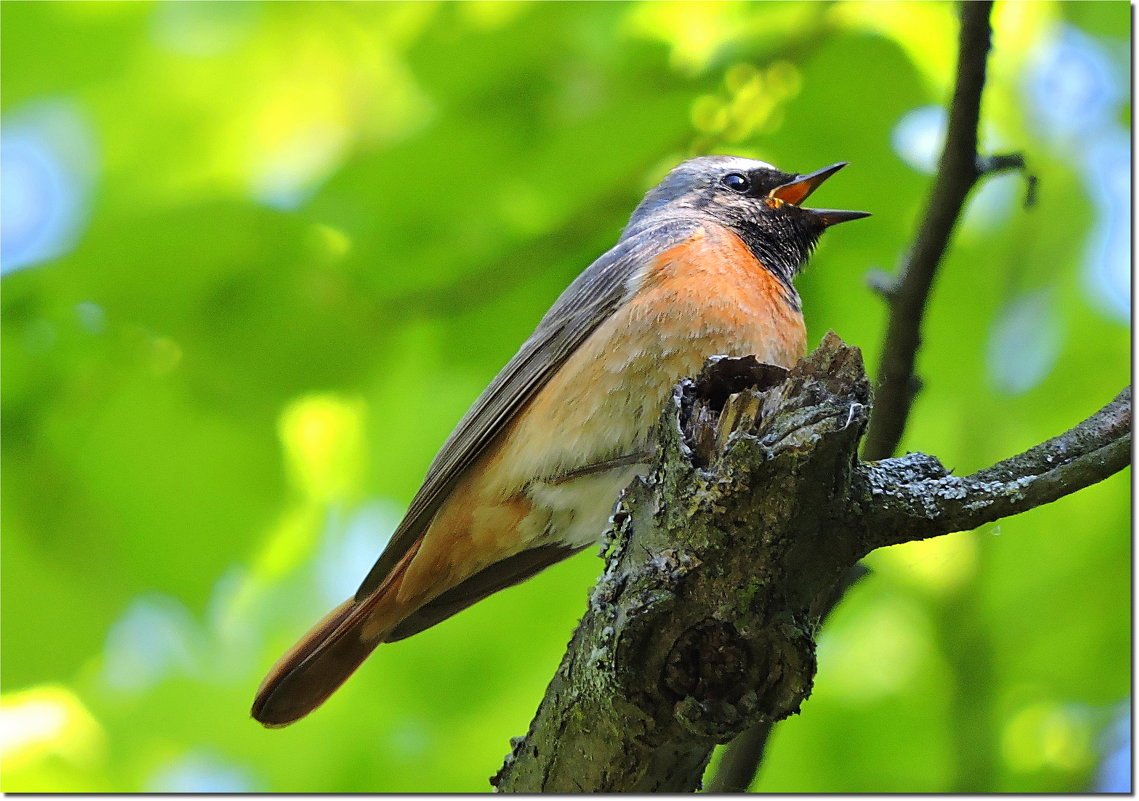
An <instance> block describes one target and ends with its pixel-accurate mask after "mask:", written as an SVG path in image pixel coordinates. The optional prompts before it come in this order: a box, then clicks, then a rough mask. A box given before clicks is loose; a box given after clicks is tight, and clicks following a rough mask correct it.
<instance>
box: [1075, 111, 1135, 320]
mask: <svg viewBox="0 0 1139 801" xmlns="http://www.w3.org/2000/svg"><path fill="white" fill-rule="evenodd" d="M1084 161H1085V164H1086V165H1087V168H1086V169H1085V170H1084V180H1085V181H1086V183H1087V187H1088V192H1089V193H1090V194H1091V196H1092V200H1093V201H1094V202H1095V205H1096V208H1097V209H1098V211H1099V214H1098V215H1097V217H1096V222H1095V227H1094V228H1093V229H1092V233H1091V238H1090V239H1089V241H1088V245H1087V255H1086V261H1085V270H1084V278H1085V281H1086V283H1087V286H1088V291H1089V293H1090V294H1091V296H1092V299H1093V300H1094V301H1095V302H1096V303H1097V305H1099V306H1100V307H1101V308H1102V309H1103V310H1104V311H1106V312H1108V313H1109V314H1111V315H1112V316H1113V317H1115V318H1117V319H1119V320H1122V321H1125V322H1126V321H1127V320H1130V319H1131V142H1130V139H1129V138H1128V136H1127V132H1126V131H1124V130H1123V129H1122V128H1119V129H1116V130H1112V131H1110V132H1108V133H1106V134H1104V135H1102V136H1100V137H1098V138H1097V139H1095V140H1094V141H1093V142H1092V143H1091V146H1090V147H1089V148H1088V150H1087V151H1086V157H1085V159H1084Z"/></svg>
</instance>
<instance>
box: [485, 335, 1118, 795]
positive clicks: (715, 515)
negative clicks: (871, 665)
mask: <svg viewBox="0 0 1139 801" xmlns="http://www.w3.org/2000/svg"><path fill="white" fill-rule="evenodd" d="M1130 407H1131V399H1130V391H1129V390H1125V391H1124V392H1123V393H1121V394H1120V396H1119V397H1117V398H1116V400H1115V401H1114V402H1113V403H1112V404H1110V405H1109V406H1108V407H1105V409H1104V410H1102V411H1101V412H1100V413H1099V414H1097V415H1095V416H1093V417H1092V418H1090V419H1089V420H1088V421H1085V423H1083V424H1081V426H1079V427H1077V428H1076V429H1073V431H1070V432H1068V433H1067V434H1065V435H1062V436H1061V437H1057V438H1056V439H1054V440H1050V441H1049V442H1048V443H1044V444H1043V445H1041V446H1037V447H1036V448H1033V449H1032V450H1030V451H1028V452H1026V453H1025V454H1022V455H1021V456H1019V457H1014V458H1012V459H1009V460H1006V461H1004V462H1001V463H1000V464H998V465H995V466H994V467H992V468H989V469H987V470H983V471H981V472H979V473H976V474H974V475H973V476H968V477H964V478H959V477H955V476H951V475H949V474H948V473H947V471H945V469H944V468H943V467H941V465H940V463H938V462H937V460H936V459H933V458H932V457H929V456H925V455H922V454H910V455H907V456H906V457H903V458H900V459H888V460H883V461H880V462H873V463H862V462H860V461H859V460H858V458H857V452H858V445H859V441H860V439H861V437H862V435H863V433H864V431H865V428H866V424H867V420H868V418H869V412H870V385H869V381H868V380H867V378H866V374H865V371H864V369H863V365H862V357H861V353H860V352H859V351H858V349H856V348H851V347H848V346H846V345H845V344H843V343H842V341H841V340H840V339H839V338H838V337H837V336H835V335H834V334H833V333H832V334H828V335H827V336H826V337H825V338H824V340H823V343H822V344H821V345H820V347H819V348H818V349H817V350H815V351H814V353H812V354H811V355H810V356H808V357H807V358H805V359H804V360H802V361H801V362H800V363H799V364H798V365H797V366H796V367H795V368H794V369H792V370H790V371H784V370H782V369H780V368H777V367H773V366H771V365H763V364H759V363H758V362H756V361H755V360H754V359H726V358H723V359H715V360H712V361H711V362H710V363H709V365H708V367H707V368H706V369H705V371H704V373H703V374H702V375H701V377H700V378H699V379H697V380H694V381H693V380H685V381H683V382H681V383H680V384H679V385H678V386H677V388H676V390H675V392H674V394H673V398H672V403H671V404H670V405H669V406H668V408H667V409H666V410H665V414H664V416H663V418H662V421H661V425H660V440H659V442H660V450H659V454H658V459H657V463H656V466H655V468H654V470H653V471H652V472H651V473H650V474H649V475H648V476H647V477H646V478H645V479H643V480H639V481H637V482H635V483H634V484H633V485H632V486H631V487H630V488H629V489H628V490H626V491H625V493H624V494H623V496H622V498H621V500H620V501H619V502H618V505H617V507H616V509H615V511H614V515H613V522H612V526H611V528H610V530H609V532H608V533H607V535H606V539H605V548H606V569H605V572H604V573H603V575H602V576H601V578H600V579H599V580H598V583H597V585H596V586H595V587H594V590H593V592H592V594H591V597H590V602H589V609H588V611H587V613H586V615H585V617H584V619H583V620H582V622H581V625H580V626H579V627H578V629H577V631H576V632H575V634H574V636H573V639H572V641H571V642H570V645H569V649H568V650H567V652H566V655H565V657H564V659H563V660H562V663H561V666H560V667H559V668H558V671H557V674H556V675H555V676H554V679H553V681H552V682H551V683H550V686H549V688H548V689H547V692H546V696H545V698H544V699H543V701H542V703H541V705H540V706H539V708H538V711H537V714H536V715H535V717H534V720H533V721H532V722H531V724H530V730H529V732H528V733H527V735H526V736H525V737H523V738H519V739H517V740H516V741H515V743H514V749H513V752H512V753H511V755H510V756H509V757H507V760H506V764H505V765H504V766H503V768H502V769H501V770H500V771H499V773H498V774H497V775H496V776H495V777H494V778H493V779H492V783H493V784H494V785H495V786H496V787H497V788H498V789H499V790H501V791H508V792H688V791H692V790H694V789H696V788H697V787H698V786H699V784H700V779H701V776H702V774H703V772H704V768H705V766H706V765H707V762H708V759H709V757H710V755H711V753H712V749H713V747H714V746H715V745H716V744H717V743H724V742H727V741H729V740H731V739H732V738H734V737H735V736H737V735H738V734H740V733H741V732H742V731H744V730H745V729H748V728H749V727H752V726H755V725H756V724H762V723H764V722H771V721H776V720H780V719H782V718H785V717H787V716H788V715H791V714H794V713H796V712H798V710H799V706H800V704H801V703H802V701H803V700H804V699H805V698H806V697H807V696H808V695H809V693H810V690H811V684H812V681H813V679H814V674H815V641H814V636H815V632H816V631H817V628H818V624H819V620H820V618H821V616H822V615H823V614H825V612H826V610H827V609H828V608H829V607H830V605H831V604H832V603H833V600H834V588H835V587H836V586H843V582H841V581H840V579H842V578H843V577H844V576H846V575H848V573H849V571H851V570H852V569H854V566H855V565H856V563H857V561H858V560H859V559H860V558H862V557H863V556H865V555H866V554H867V553H869V552H870V551H871V550H873V549H874V548H877V547H881V546H883V545H888V544H895V543H898V542H905V541H907V540H912V539H922V538H926V537H930V536H936V535H938V534H945V533H949V532H951V531H959V530H963V529H966V528H971V527H974V526H977V525H980V524H981V523H984V522H988V521H991V520H995V519H997V518H999V517H1001V516H1003V515H1007V514H1015V513H1017V512H1020V511H1024V510H1025V509H1028V508H1032V507H1034V506H1037V505H1040V504H1042V503H1047V502H1049V501H1051V500H1055V499H1056V498H1059V497H1061V496H1063V495H1065V494H1068V493H1069V492H1073V491H1075V490H1077V489H1079V488H1081V487H1083V486H1086V485H1088V484H1091V483H1094V482H1096V481H1099V480H1101V479H1103V478H1105V477H1107V476H1108V475H1111V474H1112V473H1114V472H1116V471H1118V470H1120V469H1122V468H1123V467H1124V466H1125V465H1127V464H1129V462H1130V437H1131V435H1130V414H1131V413H1130Z"/></svg>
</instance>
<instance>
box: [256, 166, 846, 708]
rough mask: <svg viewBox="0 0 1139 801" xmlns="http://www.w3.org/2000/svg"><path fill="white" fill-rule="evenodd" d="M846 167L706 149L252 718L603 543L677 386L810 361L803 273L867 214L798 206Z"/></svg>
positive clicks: (462, 436)
mask: <svg viewBox="0 0 1139 801" xmlns="http://www.w3.org/2000/svg"><path fill="white" fill-rule="evenodd" d="M844 166H846V163H845V162H840V163H838V164H834V165H831V166H830V167H826V168H824V169H821V170H818V171H816V172H813V173H810V174H806V175H802V174H794V173H787V172H783V171H781V170H779V169H776V168H775V167H773V166H772V165H770V164H767V163H765V162H762V161H755V160H752V159H745V158H739V157H734V156H704V157H700V158H694V159H691V160H689V161H685V162H683V163H682V164H680V165H679V166H678V167H676V168H675V169H673V170H672V171H671V172H670V173H668V175H667V176H666V177H665V178H664V180H663V181H661V183H660V184H658V185H657V186H656V187H654V188H653V189H652V190H650V191H649V192H648V194H647V195H645V198H644V200H642V201H641V203H640V204H639V205H638V206H637V208H636V209H635V210H634V212H633V215H632V217H631V218H630V220H629V223H628V225H626V226H625V229H624V230H623V231H622V233H621V238H620V239H619V240H618V241H617V244H616V245H615V246H614V247H613V249H612V250H610V251H609V252H607V253H606V254H605V255H603V256H601V258H599V259H598V260H597V261H595V262H593V264H591V265H590V266H589V267H588V268H587V269H586V270H585V272H583V273H582V274H581V275H580V276H578V277H577V278H576V279H575V280H574V281H573V283H571V284H570V285H569V287H568V288H567V289H566V290H565V292H563V293H562V295H561V296H560V297H559V298H558V299H557V301H556V302H555V303H554V305H553V307H552V308H551V309H550V310H549V311H548V312H547V313H546V315H545V316H544V317H543V318H542V320H541V321H540V322H539V323H538V327H537V328H536V329H535V330H534V333H533V334H531V335H530V338H529V339H527V340H526V341H525V342H524V343H522V347H521V348H519V350H518V353H516V354H515V355H514V357H513V358H512V359H511V360H510V361H509V362H507V364H506V366H505V367H503V368H502V371H501V372H499V374H498V375H497V376H495V378H494V380H493V381H491V382H490V386H488V387H487V388H486V390H485V391H484V392H483V393H482V395H480V396H479V397H478V399H477V400H476V401H475V403H474V405H473V406H472V407H471V408H470V410H469V411H468V412H467V413H466V415H465V416H464V417H463V419H462V420H460V421H459V424H458V425H457V426H456V427H455V430H454V431H453V432H452V433H451V436H450V437H449V438H448V439H447V441H446V442H445V443H444V444H443V447H442V449H441V450H440V451H439V453H438V454H437V455H436V457H435V459H434V461H432V463H431V466H430V467H429V468H428V470H427V476H426V478H425V479H424V482H423V486H422V487H421V488H420V490H419V492H417V493H416V495H415V497H414V499H413V500H412V502H411V506H410V507H409V509H408V511H407V515H406V516H405V517H404V518H403V521H402V522H401V523H400V524H399V526H398V527H397V528H396V530H395V532H394V533H393V535H392V538H391V541H390V542H389V543H388V545H387V547H386V548H385V549H384V551H383V553H382V554H380V557H379V559H378V560H377V562H376V564H375V565H374V566H373V567H372V569H371V571H370V572H369V573H368V575H367V577H366V578H365V579H364V582H363V584H361V585H360V588H359V589H358V590H357V591H356V594H355V596H353V597H352V598H349V599H348V600H347V601H345V602H344V603H342V604H341V605H340V606H338V607H336V608H335V609H333V610H332V611H331V612H330V613H329V614H328V615H327V616H326V617H325V618H324V619H323V620H321V621H320V622H319V623H317V624H316V626H314V627H313V628H312V630H311V631H309V633H308V634H306V635H305V636H304V637H303V638H302V639H301V641H300V642H299V643H297V644H296V645H295V646H294V647H293V648H292V649H291V650H289V651H288V653H286V654H285V655H284V656H282V657H281V658H280V659H279V660H278V661H277V663H276V664H275V665H274V666H273V668H272V670H270V672H269V675H268V676H267V677H266V678H265V680H264V681H263V682H262V683H261V687H260V688H259V690H258V692H257V697H256V700H255V701H254V703H253V717H254V718H256V719H257V720H258V721H260V722H261V723H263V724H264V725H266V726H271V727H277V726H285V725H288V724H289V723H292V722H294V721H296V720H298V719H299V718H301V717H303V716H305V715H307V714H308V713H309V712H311V711H312V710H313V709H315V708H316V707H317V706H319V705H320V704H321V703H323V702H324V701H325V699H327V698H328V696H329V695H331V694H332V692H333V691H334V690H336V688H337V687H339V686H340V685H341V684H342V683H343V682H344V681H345V680H346V679H347V678H348V677H349V676H350V675H351V674H352V672H353V671H355V670H356V668H357V667H359V665H360V664H361V663H362V662H363V661H364V659H366V658H367V657H368V655H369V654H370V653H371V652H372V650H373V649H375V648H376V646H377V645H379V644H380V643H383V642H393V641H395V640H400V639H403V638H404V637H409V636H411V635H412V634H417V633H419V632H421V631H423V630H424V629H426V628H428V627H430V626H433V625H435V624H436V623H438V622H439V621H441V620H444V619H445V618H448V617H450V616H451V615H453V614H455V613H456V612H459V611H461V610H462V609H465V608H466V607H468V606H470V605H471V604H473V603H475V602H476V601H479V600H481V599H483V598H485V597H486V596H488V595H490V594H491V593H494V592H497V591H498V590H501V589H503V588H505V587H509V586H510V585H512V584H516V583H518V582H520V581H523V580H525V579H527V578H530V577H531V576H533V575H534V574H535V573H537V572H539V571H540V570H542V569H543V568H545V567H547V566H549V565H551V564H553V563H554V562H557V561H558V560H561V559H564V558H566V557H567V556H570V555H571V554H573V553H576V552H577V551H579V550H581V549H582V548H585V547H587V546H589V545H590V544H592V543H594V542H596V541H597V540H598V539H599V538H600V535H601V534H602V532H603V530H604V528H605V525H606V522H607V519H608V517H609V514H610V513H611V511H612V508H613V504H614V502H615V501H616V499H617V496H618V494H619V493H620V491H621V490H622V489H623V488H624V487H626V486H627V485H628V484H629V483H630V482H631V481H632V479H633V478H634V476H636V475H637V474H643V473H645V472H647V471H648V469H649V467H650V465H651V462H652V459H653V447H654V443H653V429H654V425H655V423H656V422H657V420H658V418H659V416H660V413H661V411H662V409H663V406H664V403H665V400H666V399H667V398H668V396H669V392H670V391H671V388H672V387H673V386H674V385H675V384H676V382H677V381H679V380H680V379H681V378H684V377H685V376H689V375H694V374H696V373H698V372H699V371H700V369H701V367H702V366H703V364H704V362H705V360H706V359H707V358H708V357H709V356H713V355H717V354H725V355H729V356H746V355H754V356H756V357H758V359H759V360H760V361H762V362H768V363H771V364H777V365H781V366H783V367H791V366H792V365H793V364H794V363H795V362H796V361H797V360H798V359H799V358H800V357H801V356H803V355H804V353H805V352H806V330H805V329H804V326H803V315H802V312H801V308H800V301H799V295H798V293H797V292H796V291H795V287H794V286H793V284H792V279H793V278H794V277H795V275H796V273H798V271H799V270H800V269H801V268H802V266H803V264H804V263H805V262H806V260H807V257H808V256H809V255H810V253H811V250H812V249H813V248H814V246H815V244H816V243H817V242H818V239H819V237H820V236H821V235H822V233H823V231H824V230H825V229H826V228H828V227H829V226H831V225H835V224H836V223H840V222H845V221H847V220H855V219H858V218H860V217H866V216H868V215H867V213H866V212H861V211H837V210H833V209H810V208H804V207H803V206H802V205H801V204H802V202H803V201H804V200H805V199H806V198H807V196H808V195H810V194H811V192H813V191H814V190H815V189H816V188H817V187H818V186H819V185H820V184H821V183H822V182H823V181H825V180H826V179H827V178H829V177H830V176H831V175H833V174H834V173H835V172H837V171H838V170H839V169H841V168H842V167H844Z"/></svg>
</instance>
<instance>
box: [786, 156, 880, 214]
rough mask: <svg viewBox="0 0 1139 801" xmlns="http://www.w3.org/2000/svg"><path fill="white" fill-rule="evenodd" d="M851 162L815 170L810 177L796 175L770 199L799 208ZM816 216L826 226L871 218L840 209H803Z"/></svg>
mask: <svg viewBox="0 0 1139 801" xmlns="http://www.w3.org/2000/svg"><path fill="white" fill-rule="evenodd" d="M848 163H849V162H846V161H840V162H838V163H837V164H832V165H831V166H829V167H823V168H822V169H821V170H815V171H814V172H812V173H810V174H808V175H796V176H795V178H794V179H793V180H791V181H788V182H787V183H785V184H782V185H781V186H777V187H775V188H774V189H772V190H771V192H770V193H769V196H770V197H773V198H776V199H778V200H781V201H783V202H784V203H790V204H792V205H794V206H798V205H799V204H800V203H802V202H803V201H804V200H806V199H807V197H808V196H809V195H810V194H811V193H812V192H814V191H815V190H816V189H818V188H819V186H820V185H821V184H822V183H823V181H825V180H826V179H827V178H830V177H831V176H832V175H834V174H835V173H836V172H838V171H839V170H841V169H842V168H843V167H845V166H846V165H847V164H848ZM803 211H808V212H810V213H811V214H813V215H815V217H817V218H818V219H819V220H821V221H822V223H823V225H825V226H828V227H829V226H832V225H838V224H839V223H841V222H847V221H848V220H860V219H862V218H863V217H869V216H870V212H868V211H842V210H840V209H803Z"/></svg>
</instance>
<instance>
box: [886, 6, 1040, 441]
mask: <svg viewBox="0 0 1139 801" xmlns="http://www.w3.org/2000/svg"><path fill="white" fill-rule="evenodd" d="M992 5H993V4H992V3H991V2H987V1H986V2H966V3H962V6H961V32H960V37H959V40H958V56H957V85H956V88H955V89H954V91H953V101H952V104H951V105H950V108H949V125H948V130H947V132H946V137H945V148H944V150H942V153H941V161H940V162H939V164H938V169H937V177H936V178H935V180H934V184H933V188H932V190H931V191H930V196H929V201H928V204H927V205H926V209H925V213H924V214H923V215H922V222H921V227H920V228H919V229H918V235H917V239H916V241H915V242H914V246H913V250H912V251H911V252H910V257H909V260H908V262H907V264H906V265H905V266H904V267H903V269H902V272H901V275H900V276H899V278H898V279H897V280H896V281H895V282H894V283H893V285H892V287H893V289H892V292H891V293H890V295H889V296H888V300H889V304H890V321H889V324H888V326H887V329H886V339H885V342H884V343H883V345H882V361H881V364H880V366H879V368H878V381H877V385H876V387H875V397H874V416H873V418H871V420H870V431H869V433H868V434H867V435H866V441H865V443H864V444H863V456H864V458H867V459H885V458H886V457H888V456H890V455H892V454H893V453H894V450H895V449H896V448H897V447H898V443H899V442H900V441H901V438H902V432H903V431H904V429H905V425H906V419H907V417H908V416H909V411H910V405H911V404H912V403H913V399H914V396H915V395H916V394H917V387H918V385H917V383H916V381H915V375H914V360H915V358H916V356H917V350H918V346H919V345H920V344H921V325H922V320H923V318H924V316H925V305H926V302H927V300H928V299H929V293H930V290H931V288H932V287H933V279H934V276H935V274H936V272H937V267H938V265H939V264H940V262H941V258H942V256H943V255H944V254H945V250H946V248H947V247H948V246H949V237H950V235H951V234H952V233H953V228H954V226H955V225H956V224H957V219H958V217H960V215H961V209H962V207H963V206H964V204H965V198H966V197H967V196H968V194H969V191H970V190H971V189H972V188H973V186H974V185H975V184H976V182H977V180H978V179H979V178H980V177H981V176H982V175H983V174H984V173H985V172H986V171H992V170H993V169H994V167H992V166H989V167H988V169H987V170H983V169H982V165H981V163H980V161H979V159H978V157H977V122H978V120H979V119H980V114H981V91H982V90H983V89H984V87H985V61H986V58H987V57H988V53H989V37H990V29H989V13H990V11H991V10H992ZM1009 158H1010V157H1007V156H1005V157H1001V161H1000V165H1001V166H1000V168H1002V169H1011V168H1012V166H1013V165H1012V164H1011V163H1010V162H1009ZM990 161H995V159H994V160H990ZM1018 164H1021V165H1022V164H1023V161H1020V162H1018Z"/></svg>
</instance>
